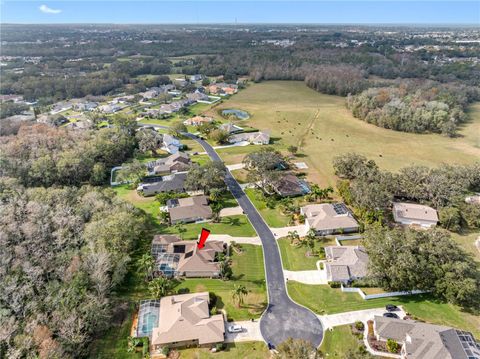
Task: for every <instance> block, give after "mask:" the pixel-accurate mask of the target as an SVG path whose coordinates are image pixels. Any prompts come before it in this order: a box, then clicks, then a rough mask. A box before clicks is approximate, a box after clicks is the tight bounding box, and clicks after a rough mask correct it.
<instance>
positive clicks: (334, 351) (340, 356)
mask: <svg viewBox="0 0 480 359" xmlns="http://www.w3.org/2000/svg"><path fill="white" fill-rule="evenodd" d="M360 343H361V342H360V340H359V339H358V338H357V337H356V336H354V335H353V333H352V329H351V326H350V325H340V326H338V327H335V328H333V330H327V331H326V332H325V335H324V337H323V341H322V345H321V346H320V351H321V352H322V353H323V354H325V355H326V356H327V357H328V358H329V359H330V358H333V359H345V358H348V355H347V354H348V353H349V352H350V351H354V352H356V351H357V350H358V348H359V346H360Z"/></svg>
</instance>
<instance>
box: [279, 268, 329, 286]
mask: <svg viewBox="0 0 480 359" xmlns="http://www.w3.org/2000/svg"><path fill="white" fill-rule="evenodd" d="M283 273H284V275H285V279H287V280H294V281H296V282H300V283H304V284H328V280H327V271H325V270H318V269H317V270H300V271H289V270H283Z"/></svg>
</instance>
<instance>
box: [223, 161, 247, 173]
mask: <svg viewBox="0 0 480 359" xmlns="http://www.w3.org/2000/svg"><path fill="white" fill-rule="evenodd" d="M225 167H227V168H228V170H229V171H235V170H241V169H242V168H244V167H245V164H244V163H236V164H234V165H227V166H225Z"/></svg>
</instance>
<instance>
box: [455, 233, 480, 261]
mask: <svg viewBox="0 0 480 359" xmlns="http://www.w3.org/2000/svg"><path fill="white" fill-rule="evenodd" d="M450 234H451V235H452V239H453V240H454V241H455V242H457V243H458V244H459V245H460V246H461V247H462V248H463V249H464V250H465V251H466V252H467V253H470V254H471V255H472V256H473V258H475V259H476V260H477V261H478V262H480V251H479V250H478V248H477V247H476V246H475V240H476V239H477V238H478V237H480V232H469V233H464V234H457V233H450Z"/></svg>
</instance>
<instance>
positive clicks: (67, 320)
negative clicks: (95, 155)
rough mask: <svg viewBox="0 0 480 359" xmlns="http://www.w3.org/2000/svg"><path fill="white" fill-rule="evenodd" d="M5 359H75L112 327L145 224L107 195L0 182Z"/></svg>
mask: <svg viewBox="0 0 480 359" xmlns="http://www.w3.org/2000/svg"><path fill="white" fill-rule="evenodd" d="M0 204H1V206H0V222H1V227H2V231H1V233H2V234H1V235H0V247H1V248H2V250H1V251H0V263H1V266H0V268H1V269H0V323H1V326H0V333H1V335H0V357H5V356H6V357H7V358H11V359H14V358H33V357H37V355H38V357H39V358H59V359H60V358H71V357H81V356H84V355H85V354H86V353H87V349H88V344H89V343H90V341H91V340H92V338H93V336H94V335H95V334H96V333H98V332H99V331H101V330H103V329H105V328H107V327H108V323H109V321H110V318H111V315H112V311H113V308H112V302H111V292H112V291H113V290H115V288H116V287H117V286H118V285H119V284H120V283H122V281H123V278H124V276H125V274H126V271H127V265H128V263H129V261H130V257H129V254H130V253H131V251H132V249H133V248H134V246H135V244H136V240H137V239H138V238H139V237H140V236H142V233H143V231H144V221H143V217H142V215H141V214H140V212H139V211H138V210H137V209H135V208H134V207H133V206H132V205H130V204H126V203H124V202H122V201H120V200H119V199H118V198H117V197H116V196H115V194H114V193H113V192H112V191H110V190H101V189H97V188H94V187H89V186H84V187H82V188H75V187H64V188H25V187H23V186H22V185H21V184H20V183H18V182H17V181H16V180H14V179H7V178H2V180H1V182H0Z"/></svg>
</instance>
